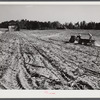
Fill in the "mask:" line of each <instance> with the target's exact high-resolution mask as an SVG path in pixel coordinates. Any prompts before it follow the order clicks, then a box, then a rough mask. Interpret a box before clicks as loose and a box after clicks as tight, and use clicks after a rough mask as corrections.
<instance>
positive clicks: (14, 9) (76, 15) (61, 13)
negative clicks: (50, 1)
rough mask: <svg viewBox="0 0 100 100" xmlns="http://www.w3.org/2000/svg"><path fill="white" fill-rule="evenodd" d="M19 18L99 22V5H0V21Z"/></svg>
mask: <svg viewBox="0 0 100 100" xmlns="http://www.w3.org/2000/svg"><path fill="white" fill-rule="evenodd" d="M21 19H28V20H33V21H35V20H37V21H59V22H60V23H65V22H73V23H75V22H78V21H83V20H85V21H86V22H90V21H94V22H100V5H0V22H3V21H9V20H21Z"/></svg>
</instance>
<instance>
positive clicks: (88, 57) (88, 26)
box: [0, 3, 100, 94]
mask: <svg viewBox="0 0 100 100" xmlns="http://www.w3.org/2000/svg"><path fill="white" fill-rule="evenodd" d="M0 89H1V90H100V3H99V4H98V5H96V4H92V5H87V4H86V5H85V4H84V5H83V4H81V5H79V4H75V5H72V4H69V5H68V4H63V5H62V4H58V5H56V4H34V3H33V4H9V5H8V4H0ZM46 92H47V94H48V91H46Z"/></svg>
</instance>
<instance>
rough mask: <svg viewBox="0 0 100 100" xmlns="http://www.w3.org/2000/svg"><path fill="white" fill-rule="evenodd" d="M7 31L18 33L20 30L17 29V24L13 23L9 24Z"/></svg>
mask: <svg viewBox="0 0 100 100" xmlns="http://www.w3.org/2000/svg"><path fill="white" fill-rule="evenodd" d="M8 30H9V31H10V32H13V31H19V30H20V28H19V25H18V24H16V23H15V22H13V23H9V26H8Z"/></svg>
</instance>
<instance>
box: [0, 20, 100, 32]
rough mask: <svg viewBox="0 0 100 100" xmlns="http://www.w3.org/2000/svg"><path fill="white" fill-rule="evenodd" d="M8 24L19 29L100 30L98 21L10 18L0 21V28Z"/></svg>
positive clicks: (6, 26)
mask: <svg viewBox="0 0 100 100" xmlns="http://www.w3.org/2000/svg"><path fill="white" fill-rule="evenodd" d="M9 25H17V26H18V27H19V28H20V29H28V30H36V29H39V30H46V29H66V28H67V29H96V30H100V23H96V22H88V23H86V22H85V21H82V22H77V23H72V22H70V23H65V24H61V23H60V22H58V21H54V22H50V21H48V22H40V21H29V20H27V19H22V20H16V21H14V20H11V21H5V22H2V23H0V28H8V26H9Z"/></svg>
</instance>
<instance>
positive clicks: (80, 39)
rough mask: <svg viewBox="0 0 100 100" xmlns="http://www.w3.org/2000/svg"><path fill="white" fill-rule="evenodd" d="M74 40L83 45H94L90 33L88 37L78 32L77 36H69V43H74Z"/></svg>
mask: <svg viewBox="0 0 100 100" xmlns="http://www.w3.org/2000/svg"><path fill="white" fill-rule="evenodd" d="M88 34H89V33H88ZM75 41H76V42H77V43H78V44H84V45H90V46H93V45H95V40H94V39H93V38H92V35H91V34H89V39H87V38H83V37H82V36H81V35H80V34H79V35H77V36H74V35H72V36H71V38H70V40H69V42H70V43H75Z"/></svg>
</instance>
